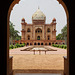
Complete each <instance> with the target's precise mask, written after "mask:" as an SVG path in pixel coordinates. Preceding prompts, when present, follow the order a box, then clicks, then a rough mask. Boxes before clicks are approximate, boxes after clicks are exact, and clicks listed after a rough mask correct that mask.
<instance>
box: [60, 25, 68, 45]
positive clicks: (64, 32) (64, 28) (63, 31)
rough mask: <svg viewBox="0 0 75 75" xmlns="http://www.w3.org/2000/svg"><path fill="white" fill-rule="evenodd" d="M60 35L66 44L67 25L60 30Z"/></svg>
mask: <svg viewBox="0 0 75 75" xmlns="http://www.w3.org/2000/svg"><path fill="white" fill-rule="evenodd" d="M61 34H62V36H63V38H64V40H65V42H66V44H67V25H65V26H64V27H63V29H62V30H61Z"/></svg>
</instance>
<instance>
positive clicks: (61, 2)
mask: <svg viewBox="0 0 75 75" xmlns="http://www.w3.org/2000/svg"><path fill="white" fill-rule="evenodd" d="M19 1H20V0H14V1H13V2H12V4H11V5H10V7H9V10H8V16H7V66H8V61H9V50H8V49H9V37H8V36H9V17H10V13H11V10H12V8H13V7H14V5H15V4H18V3H19ZM57 1H58V2H59V3H60V4H61V5H62V6H63V7H64V9H65V12H66V15H67V31H68V32H67V34H68V37H67V40H68V41H67V46H68V47H67V61H68V64H69V13H68V10H67V7H66V5H65V4H64V2H63V1H62V0H57ZM7 75H8V68H7Z"/></svg>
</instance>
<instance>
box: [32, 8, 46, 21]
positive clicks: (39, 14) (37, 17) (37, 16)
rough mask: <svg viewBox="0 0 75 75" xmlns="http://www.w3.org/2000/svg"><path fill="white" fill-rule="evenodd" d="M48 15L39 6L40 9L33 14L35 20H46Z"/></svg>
mask: <svg viewBox="0 0 75 75" xmlns="http://www.w3.org/2000/svg"><path fill="white" fill-rule="evenodd" d="M45 18H46V16H45V15H44V14H43V12H42V11H41V10H40V9H39V8H38V10H37V11H36V12H35V13H34V14H33V15H32V19H33V20H45Z"/></svg>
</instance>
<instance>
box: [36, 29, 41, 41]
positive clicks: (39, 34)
mask: <svg viewBox="0 0 75 75" xmlns="http://www.w3.org/2000/svg"><path fill="white" fill-rule="evenodd" d="M35 38H36V40H41V39H42V29H40V28H37V29H36V30H35Z"/></svg>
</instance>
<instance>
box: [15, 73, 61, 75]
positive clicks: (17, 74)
mask: <svg viewBox="0 0 75 75" xmlns="http://www.w3.org/2000/svg"><path fill="white" fill-rule="evenodd" d="M15 75H61V74H54V73H16V74H15Z"/></svg>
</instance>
